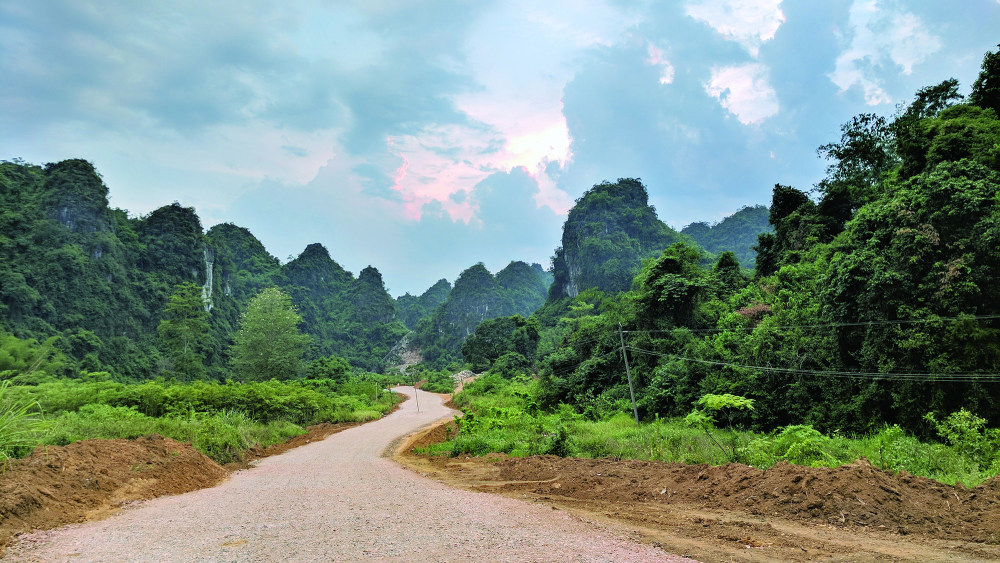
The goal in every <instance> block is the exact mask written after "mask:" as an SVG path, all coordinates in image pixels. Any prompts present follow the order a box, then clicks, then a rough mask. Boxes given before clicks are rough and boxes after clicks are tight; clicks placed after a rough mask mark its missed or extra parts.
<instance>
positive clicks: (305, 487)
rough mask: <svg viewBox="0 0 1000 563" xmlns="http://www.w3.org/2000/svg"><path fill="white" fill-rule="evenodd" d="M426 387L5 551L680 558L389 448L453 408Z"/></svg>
mask: <svg viewBox="0 0 1000 563" xmlns="http://www.w3.org/2000/svg"><path fill="white" fill-rule="evenodd" d="M398 391H399V392H402V393H405V394H407V395H409V396H411V397H412V396H413V393H414V390H413V388H412V387H400V388H398ZM418 399H419V407H420V411H419V412H418V411H417V401H414V400H412V399H411V400H409V401H406V402H405V403H403V405H402V406H401V408H400V409H399V410H397V411H396V412H395V413H393V414H391V415H389V416H388V417H386V418H383V419H380V420H377V421H375V422H371V423H368V424H364V425H362V426H358V427H355V428H351V429H348V430H345V431H343V432H340V433H338V434H334V435H332V436H330V437H329V438H327V439H325V440H322V441H319V442H314V443H312V444H307V445H305V446H302V447H300V448H296V449H293V450H289V451H288V452H286V453H284V454H281V455H278V456H274V457H269V458H265V459H263V460H261V461H260V464H259V465H258V466H257V467H255V468H252V469H249V470H246V471H240V472H237V473H235V474H234V475H233V476H232V477H231V478H230V479H228V480H227V481H225V482H223V483H222V484H220V485H219V486H217V487H213V488H210V489H202V490H199V491H195V492H192V493H188V494H184V495H177V496H173V497H164V498H159V499H156V500H152V501H149V502H146V503H143V504H141V505H138V506H136V507H134V508H129V509H126V510H123V511H122V512H119V513H118V514H116V515H114V516H113V517H111V518H109V519H106V520H102V521H98V522H89V523H86V524H79V525H73V526H67V527H65V528H60V529H58V530H53V531H50V532H39V533H35V534H33V535H31V536H29V537H28V538H26V539H25V540H23V541H22V542H21V543H20V544H19V545H16V546H14V547H12V548H11V549H10V550H9V551H8V553H7V556H6V557H5V560H10V561H45V562H49V561H72V562H74V563H81V562H87V561H100V562H109V561H130V562H131V561H150V562H153V561H156V562H160V561H184V562H193V561H233V562H243V561H247V562H250V561H323V562H326V561H360V560H365V561H579V562H590V561H594V562H597V561H609V562H610V561H614V562H623V561H681V560H684V559H683V558H680V557H676V556H671V555H668V554H665V553H664V552H663V551H661V550H659V549H656V548H654V547H652V546H648V545H643V544H640V543H637V542H635V541H631V540H629V539H628V538H626V537H624V536H622V535H621V534H620V533H619V534H616V533H615V532H613V531H611V530H609V529H606V528H603V527H600V526H598V525H597V524H594V523H590V522H586V521H583V520H581V519H579V518H576V517H574V516H572V515H568V514H566V513H565V512H563V511H556V510H553V509H552V508H550V507H547V506H540V505H535V504H529V503H526V502H522V501H518V500H515V499H510V498H506V497H501V496H495V495H489V494H486V493H475V492H469V491H463V490H458V489H452V488H449V487H446V486H444V485H442V484H439V483H437V482H434V481H431V480H429V479H425V478H423V477H421V476H420V475H418V474H416V473H414V472H412V471H409V470H407V469H404V468H402V467H400V466H399V465H397V464H396V463H394V462H392V461H391V460H389V459H387V458H385V457H383V456H382V454H383V452H384V451H385V450H386V448H387V447H388V446H389V445H390V444H391V443H392V442H393V441H394V440H396V439H397V438H399V437H401V436H404V435H407V434H409V433H412V432H413V431H415V430H417V429H419V428H422V427H424V426H427V425H429V424H431V423H433V422H435V421H438V420H441V419H443V418H450V417H451V416H452V415H453V414H454V412H453V411H451V410H450V409H448V408H447V407H445V406H444V405H443V404H442V399H441V397H440V396H438V395H434V394H430V393H425V392H423V391H419V397H418Z"/></svg>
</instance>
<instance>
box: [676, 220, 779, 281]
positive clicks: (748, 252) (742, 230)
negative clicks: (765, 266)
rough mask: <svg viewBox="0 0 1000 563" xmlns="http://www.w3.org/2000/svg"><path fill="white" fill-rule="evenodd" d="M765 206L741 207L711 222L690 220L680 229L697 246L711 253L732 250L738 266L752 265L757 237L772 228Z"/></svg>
mask: <svg viewBox="0 0 1000 563" xmlns="http://www.w3.org/2000/svg"><path fill="white" fill-rule="evenodd" d="M767 217H768V209H767V207H765V206H763V205H754V206H748V207H744V208H743V209H740V210H739V211H737V212H736V213H733V214H732V215H730V216H729V217H726V218H725V219H723V220H722V221H719V222H718V223H716V224H714V225H709V224H708V223H705V222H697V223H691V224H690V225H688V226H686V227H684V228H683V229H681V234H682V235H687V236H689V237H691V240H693V241H694V242H696V243H698V244H699V245H701V247H702V248H704V249H705V250H707V251H709V252H711V253H712V254H721V253H723V252H733V253H734V254H735V256H736V259H737V260H738V261H739V263H740V265H741V266H743V267H744V268H753V266H754V263H755V260H756V258H757V252H756V251H755V249H754V247H756V246H757V237H758V236H759V235H760V234H762V233H769V232H771V231H773V230H774V229H773V227H771V225H770V224H769V223H768V222H767Z"/></svg>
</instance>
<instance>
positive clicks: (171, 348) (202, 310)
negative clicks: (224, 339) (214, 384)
mask: <svg viewBox="0 0 1000 563" xmlns="http://www.w3.org/2000/svg"><path fill="white" fill-rule="evenodd" d="M163 317H164V318H163V320H162V321H160V325H159V326H158V327H157V332H158V333H159V334H160V338H161V339H162V340H163V343H164V345H165V346H166V348H167V349H166V352H167V357H168V358H169V359H170V364H171V369H172V371H173V372H174V373H175V374H176V375H177V376H178V377H179V378H181V379H196V378H198V377H202V376H203V375H205V365H204V360H205V354H204V348H205V339H206V338H207V337H208V311H207V310H206V307H205V298H204V296H203V295H202V290H201V287H199V286H198V285H196V284H194V283H191V282H185V283H181V284H177V285H176V286H174V293H173V294H172V295H171V296H170V298H169V299H168V300H167V306H166V307H165V308H164V309H163Z"/></svg>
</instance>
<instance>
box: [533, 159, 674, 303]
mask: <svg viewBox="0 0 1000 563" xmlns="http://www.w3.org/2000/svg"><path fill="white" fill-rule="evenodd" d="M681 238H682V237H681V235H680V234H679V233H677V232H676V231H674V230H673V229H671V228H670V227H668V226H667V225H666V224H665V223H663V222H662V221H660V220H659V219H658V218H657V217H656V210H655V209H653V207H652V206H650V205H649V194H648V193H646V187H645V186H643V185H642V182H640V181H639V180H638V179H631V178H622V179H619V180H618V181H617V182H615V183H613V184H612V183H609V182H604V183H601V184H597V185H595V186H594V187H593V188H591V189H590V190H588V191H587V192H586V193H585V194H583V196H581V197H580V198H579V199H577V200H576V205H574V206H573V209H571V210H570V212H569V217H567V219H566V223H565V225H564V226H563V236H562V246H560V247H559V248H557V249H556V252H555V256H553V258H552V272H553V275H554V281H553V283H552V287H551V288H550V290H549V297H550V299H561V298H565V297H570V298H572V297H576V296H577V295H578V294H579V293H580V292H581V291H584V290H586V289H592V288H593V289H598V290H600V291H606V292H618V291H624V290H627V289H628V288H629V286H631V285H632V278H633V277H634V276H635V275H636V274H637V273H638V272H639V268H640V266H641V265H642V261H643V260H645V259H647V258H651V257H653V256H655V255H657V254H659V252H660V251H661V250H662V249H663V248H665V247H667V246H669V245H670V244H672V243H674V242H676V241H679V240H681Z"/></svg>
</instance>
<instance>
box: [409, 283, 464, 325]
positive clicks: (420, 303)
mask: <svg viewBox="0 0 1000 563" xmlns="http://www.w3.org/2000/svg"><path fill="white" fill-rule="evenodd" d="M449 293H451V284H450V283H448V280H446V279H440V280H438V281H437V282H436V283H435V284H434V285H432V286H430V287H429V288H427V291H425V292H423V293H421V294H420V296H419V297H415V296H413V295H410V294H409V293H407V294H405V295H401V296H399V297H397V298H396V311H398V313H399V320H400V321H402V322H403V324H404V325H406V328H408V329H410V330H413V329H415V328H417V323H418V322H419V321H420V319H422V318H424V317H426V316H428V315H430V314H431V313H433V312H434V310H435V309H437V307H438V305H440V304H442V303H444V300H445V299H447V298H448V294H449Z"/></svg>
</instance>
